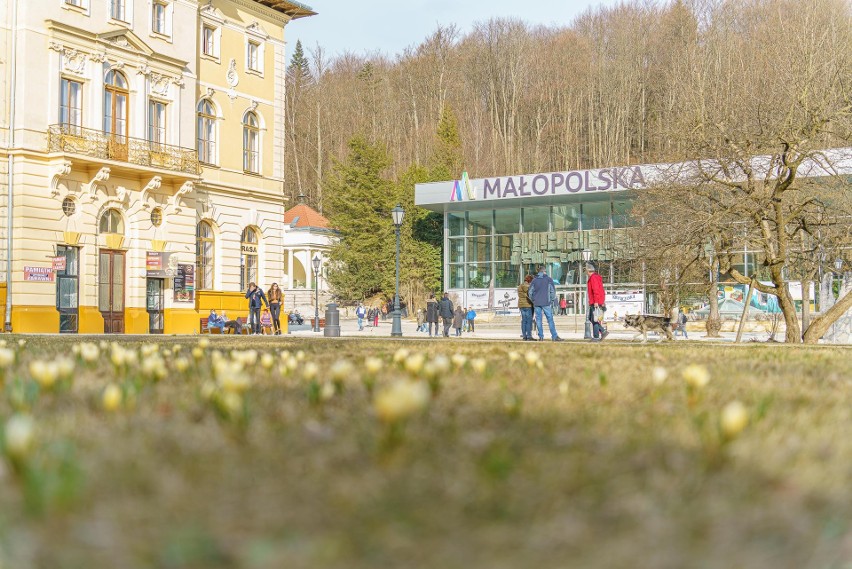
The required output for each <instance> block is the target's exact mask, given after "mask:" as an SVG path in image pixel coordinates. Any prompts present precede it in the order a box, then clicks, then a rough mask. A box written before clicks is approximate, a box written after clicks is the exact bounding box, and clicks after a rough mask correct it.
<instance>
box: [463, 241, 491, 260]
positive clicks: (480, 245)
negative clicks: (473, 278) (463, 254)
mask: <svg viewBox="0 0 852 569" xmlns="http://www.w3.org/2000/svg"><path fill="white" fill-rule="evenodd" d="M491 239H492V238H491V237H473V238H470V237H469V238H468V239H467V261H468V262H475V263H481V262H487V261H490V260H491Z"/></svg>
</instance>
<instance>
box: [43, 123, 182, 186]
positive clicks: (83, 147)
mask: <svg viewBox="0 0 852 569" xmlns="http://www.w3.org/2000/svg"><path fill="white" fill-rule="evenodd" d="M47 149H48V152H67V153H69V154H82V155H84V156H90V157H92V158H100V159H103V160H117V161H120V162H129V163H131V164H138V165H140V166H149V167H151V168H162V169H164V170H172V171H175V172H183V173H185V174H192V175H197V174H198V172H199V164H198V151H197V150H195V149H192V148H183V147H180V146H173V145H171V144H161V143H159V142H151V141H150V140H144V139H141V138H131V137H129V136H125V135H121V134H115V133H110V132H104V131H102V130H95V129H91V128H82V127H79V126H76V125H72V124H54V125H50V126H49V127H48V130H47Z"/></svg>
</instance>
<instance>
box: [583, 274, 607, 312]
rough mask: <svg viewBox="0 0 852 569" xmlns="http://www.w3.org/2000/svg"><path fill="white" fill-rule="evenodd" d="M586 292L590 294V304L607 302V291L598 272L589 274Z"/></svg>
mask: <svg viewBox="0 0 852 569" xmlns="http://www.w3.org/2000/svg"><path fill="white" fill-rule="evenodd" d="M586 294H588V296H589V306H592V305H593V304H606V293H605V292H604V287H603V278H601V276H600V275H599V274H598V273H592V274H591V275H589V282H588V284H587V285H586Z"/></svg>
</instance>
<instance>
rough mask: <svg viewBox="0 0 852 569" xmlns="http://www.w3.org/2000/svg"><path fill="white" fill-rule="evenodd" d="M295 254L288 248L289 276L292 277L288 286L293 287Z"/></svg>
mask: <svg viewBox="0 0 852 569" xmlns="http://www.w3.org/2000/svg"><path fill="white" fill-rule="evenodd" d="M293 254H294V251H293V250H292V249H287V276H288V277H289V278H290V283H289V284H288V285H287V288H293Z"/></svg>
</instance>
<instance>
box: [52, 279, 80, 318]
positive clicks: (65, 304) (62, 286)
mask: <svg viewBox="0 0 852 569" xmlns="http://www.w3.org/2000/svg"><path fill="white" fill-rule="evenodd" d="M56 285H57V286H58V287H59V306H58V308H59V310H73V309H75V308H77V279H76V278H73V277H58V281H57V283H56Z"/></svg>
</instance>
